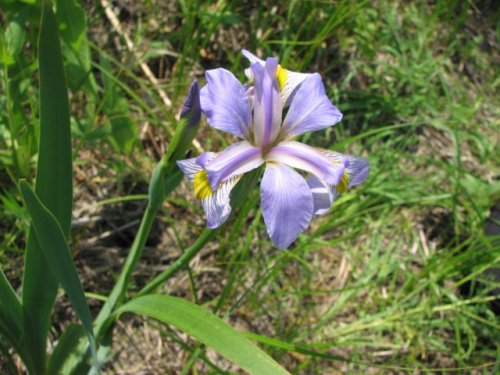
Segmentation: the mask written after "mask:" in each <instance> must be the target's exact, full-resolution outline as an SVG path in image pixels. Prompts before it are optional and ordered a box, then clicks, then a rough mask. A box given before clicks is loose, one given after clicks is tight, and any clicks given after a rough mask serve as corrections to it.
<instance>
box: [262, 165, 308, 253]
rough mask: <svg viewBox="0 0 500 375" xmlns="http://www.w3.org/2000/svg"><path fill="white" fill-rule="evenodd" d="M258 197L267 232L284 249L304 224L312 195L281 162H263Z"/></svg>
mask: <svg viewBox="0 0 500 375" xmlns="http://www.w3.org/2000/svg"><path fill="white" fill-rule="evenodd" d="M260 186H261V189H260V199H261V205H262V213H263V216H264V221H265V223H266V228H267V233H269V237H271V240H272V241H273V243H274V245H275V246H276V247H277V248H279V249H285V248H287V247H288V246H290V244H291V243H292V242H293V241H295V239H296V238H297V236H298V235H299V234H300V233H302V232H303V231H304V230H305V229H306V228H307V227H308V226H309V222H310V221H311V218H312V215H313V209H314V204H313V197H312V193H311V190H310V189H309V186H308V185H307V183H306V181H305V180H304V178H303V177H302V176H301V175H300V174H298V173H297V172H295V171H294V170H293V169H292V168H289V167H287V166H286V165H282V164H273V163H270V164H267V166H266V171H265V172H264V177H263V178H262V182H261V185H260Z"/></svg>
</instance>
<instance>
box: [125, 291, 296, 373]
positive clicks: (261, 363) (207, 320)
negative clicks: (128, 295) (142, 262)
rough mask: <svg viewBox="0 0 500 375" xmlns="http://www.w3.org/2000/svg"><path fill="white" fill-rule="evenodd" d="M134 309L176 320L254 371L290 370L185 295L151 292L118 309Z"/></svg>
mask: <svg viewBox="0 0 500 375" xmlns="http://www.w3.org/2000/svg"><path fill="white" fill-rule="evenodd" d="M125 312H132V313H135V314H139V315H146V316H148V317H150V318H153V319H157V320H159V321H161V322H163V323H166V324H172V325H174V326H175V327H177V328H179V329H181V330H183V331H184V332H186V333H188V334H189V335H191V336H193V337H194V338H196V339H197V340H199V341H201V342H203V343H204V344H206V345H208V346H210V347H212V348H213V349H215V350H216V351H217V352H219V353H220V354H221V355H223V356H224V357H226V358H227V359H228V360H230V361H232V362H234V363H235V364H237V365H238V366H240V367H241V368H242V369H244V370H246V371H248V372H249V373H250V374H259V375H265V374H269V375H271V374H273V375H279V374H288V372H287V371H286V370H285V369H284V368H283V367H281V366H280V365H279V364H278V363H277V362H275V361H274V359H272V358H271V357H270V356H269V355H267V354H266V353H265V352H264V351H262V350H261V349H259V348H258V347H257V346H256V345H255V344H253V343H252V342H251V341H249V340H248V339H246V338H245V337H244V336H243V335H242V334H240V333H239V332H237V331H236V330H234V329H233V328H232V327H231V326H229V325H228V324H227V323H225V322H224V321H223V320H221V319H220V318H218V317H217V316H215V315H213V314H212V313H210V312H208V311H207V310H205V309H204V308H202V307H200V306H198V305H195V304H193V303H191V302H189V301H186V300H184V299H182V298H178V297H172V296H165V295H149V296H143V297H139V298H137V299H134V300H132V301H130V302H128V303H127V304H125V305H123V306H122V307H121V308H119V309H118V310H117V314H122V313H125Z"/></svg>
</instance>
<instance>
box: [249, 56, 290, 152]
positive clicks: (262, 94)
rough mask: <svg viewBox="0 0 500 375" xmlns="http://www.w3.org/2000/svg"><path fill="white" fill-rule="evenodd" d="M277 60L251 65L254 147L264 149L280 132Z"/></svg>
mask: <svg viewBox="0 0 500 375" xmlns="http://www.w3.org/2000/svg"><path fill="white" fill-rule="evenodd" d="M277 66H278V60H277V59H274V58H268V59H267V60H266V65H265V66H264V67H262V65H261V64H260V63H253V64H252V71H253V74H254V93H255V95H254V107H253V133H254V142H255V145H257V146H259V147H262V148H266V147H267V146H268V145H269V144H271V143H272V142H273V141H274V140H275V139H276V137H277V136H278V133H279V131H280V127H281V112H282V110H283V107H282V105H281V98H280V92H279V88H278V82H277V81H276V69H277Z"/></svg>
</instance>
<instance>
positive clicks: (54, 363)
mask: <svg viewBox="0 0 500 375" xmlns="http://www.w3.org/2000/svg"><path fill="white" fill-rule="evenodd" d="M84 335H85V330H84V329H83V327H82V326H81V325H79V324H70V325H69V326H68V327H66V329H65V330H64V333H63V334H62V336H61V337H60V338H59V341H58V343H57V346H56V347H55V349H54V351H53V352H52V355H51V356H50V358H49V362H48V364H47V374H64V373H68V372H67V371H66V370H65V364H66V362H67V361H68V360H69V359H70V358H71V355H72V354H73V353H74V351H75V349H76V348H77V346H78V343H79V342H80V340H81V339H82V337H85V336H84Z"/></svg>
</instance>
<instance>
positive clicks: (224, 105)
mask: <svg viewBox="0 0 500 375" xmlns="http://www.w3.org/2000/svg"><path fill="white" fill-rule="evenodd" d="M243 53H244V55H245V56H246V57H247V58H248V59H249V60H250V70H249V71H247V75H248V76H249V78H251V79H252V80H253V86H251V87H249V88H248V87H245V86H243V85H242V84H241V83H240V82H239V81H238V79H237V78H236V77H235V76H234V75H233V74H232V73H231V72H229V71H228V70H225V69H222V68H220V69H214V70H209V71H207V72H206V79H207V85H206V86H205V87H203V88H202V89H201V92H200V101H201V109H202V112H203V113H204V114H205V116H206V117H207V120H208V123H209V125H210V126H212V127H213V128H215V129H219V130H222V131H225V132H227V133H230V134H232V135H235V136H236V137H238V138H240V141H239V142H237V143H235V144H233V145H231V146H229V147H228V148H226V149H225V150H224V151H222V152H220V153H218V154H216V153H212V152H208V153H204V154H202V155H200V156H199V157H197V158H192V159H187V160H181V161H178V162H177V164H178V165H179V167H180V168H181V170H182V171H183V172H184V174H185V175H186V176H187V177H188V179H189V180H190V181H191V182H192V184H193V187H194V193H195V196H196V198H197V199H199V200H200V201H201V203H202V205H203V207H204V209H205V213H206V215H207V223H208V227H209V228H217V227H218V226H220V225H222V224H223V223H224V222H225V221H226V219H227V218H228V216H229V213H230V211H231V206H230V193H231V189H232V188H233V187H234V186H235V185H236V183H237V182H238V180H239V179H240V178H241V176H242V175H243V174H244V173H246V172H249V171H251V170H253V169H255V168H258V167H260V166H261V165H263V164H264V165H265V172H264V176H263V178H262V181H261V204H262V211H263V216H264V221H265V223H266V227H267V232H268V233H269V236H270V237H271V240H272V241H273V243H274V244H275V245H276V247H278V248H280V249H283V248H286V247H288V246H289V245H290V244H291V243H292V242H293V241H294V240H295V239H296V238H297V236H298V235H299V234H300V233H302V232H303V231H304V230H305V229H306V228H307V227H308V226H309V223H310V221H311V219H312V217H313V215H319V214H322V213H325V212H327V211H328V209H329V208H330V207H331V205H332V202H333V200H334V199H335V198H336V197H337V195H338V194H339V193H342V192H343V191H345V189H346V188H347V187H350V186H354V185H357V184H359V183H361V182H363V181H364V180H365V179H366V177H367V175H368V168H369V166H368V162H367V161H366V160H363V159H361V158H355V157H352V156H348V155H342V154H340V153H337V152H333V151H329V150H320V149H316V148H313V147H310V146H307V145H306V144H303V143H300V142H297V141H294V140H293V139H294V138H295V137H297V136H300V135H301V134H303V133H306V132H311V131H318V130H322V129H325V128H328V127H330V126H332V125H335V124H336V123H337V122H339V121H340V120H341V118H342V114H341V113H340V111H339V110H338V109H337V108H336V107H335V106H334V105H333V104H332V103H331V102H330V100H329V99H328V97H327V96H326V93H325V89H324V86H323V82H322V80H321V77H320V75H319V74H317V73H314V74H303V73H295V72H291V71H288V70H286V69H284V68H282V67H281V66H280V65H278V60H277V59H276V58H267V59H266V60H265V61H264V60H261V59H259V58H257V57H256V56H254V55H252V54H251V53H250V52H248V51H243ZM286 107H288V111H287V112H286V115H285V117H284V118H283V109H284V108H286ZM297 170H298V171H301V173H299V172H297Z"/></svg>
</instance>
